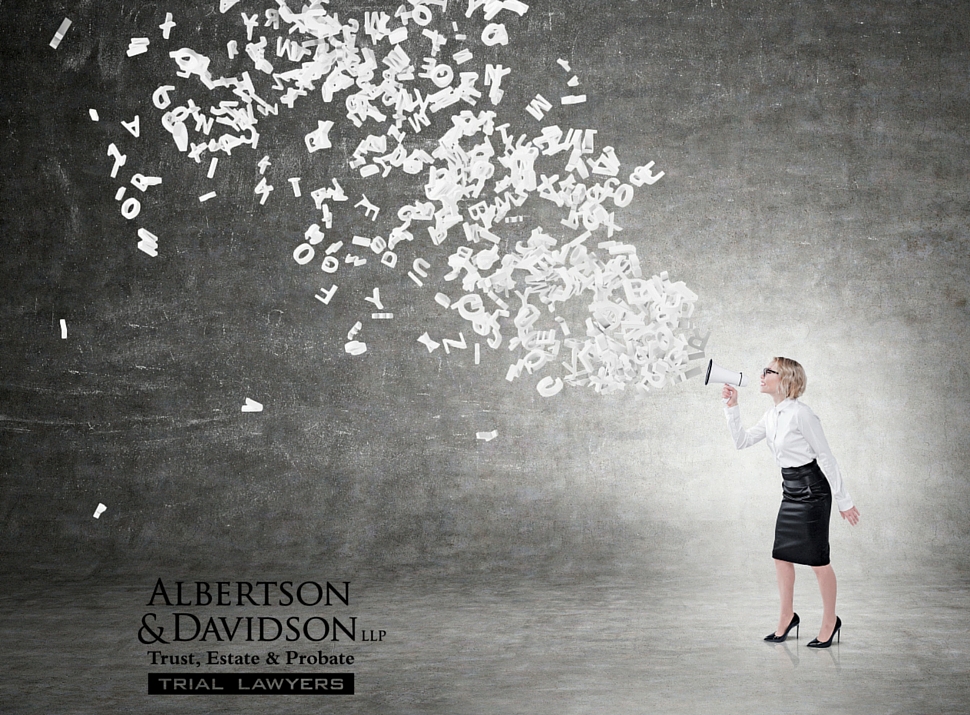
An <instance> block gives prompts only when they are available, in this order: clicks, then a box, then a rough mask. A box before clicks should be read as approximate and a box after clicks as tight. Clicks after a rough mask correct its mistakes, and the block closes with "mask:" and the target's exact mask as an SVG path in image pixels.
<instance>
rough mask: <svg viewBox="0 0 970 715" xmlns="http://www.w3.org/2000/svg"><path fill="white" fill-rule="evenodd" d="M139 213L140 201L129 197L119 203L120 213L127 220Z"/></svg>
mask: <svg viewBox="0 0 970 715" xmlns="http://www.w3.org/2000/svg"><path fill="white" fill-rule="evenodd" d="M139 213H141V202H140V201H138V199H136V198H135V197H131V198H130V199H128V200H127V201H125V202H124V203H123V204H122V205H121V215H122V216H124V217H125V218H126V219H128V220H129V221H130V220H131V219H133V218H135V216H137V215H138V214H139Z"/></svg>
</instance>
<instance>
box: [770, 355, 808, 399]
mask: <svg viewBox="0 0 970 715" xmlns="http://www.w3.org/2000/svg"><path fill="white" fill-rule="evenodd" d="M771 361H772V362H773V363H774V364H775V366H776V367H777V368H778V373H779V375H778V377H779V379H780V381H781V391H782V392H783V393H784V394H785V396H786V397H790V398H791V399H793V400H795V399H798V398H799V397H801V396H802V395H803V394H805V388H806V387H808V377H806V375H805V368H803V367H802V366H801V365H799V364H798V363H797V362H795V361H794V360H792V359H791V358H786V357H774V358H771Z"/></svg>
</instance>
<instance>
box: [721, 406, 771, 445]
mask: <svg viewBox="0 0 970 715" xmlns="http://www.w3.org/2000/svg"><path fill="white" fill-rule="evenodd" d="M724 414H725V415H726V416H727V423H728V428H729V429H730V430H731V437H732V438H733V439H734V446H735V447H737V448H738V449H744V448H745V447H750V446H751V445H752V444H757V443H758V442H760V441H761V440H763V439H764V438H765V417H764V415H762V417H761V419H760V420H759V421H758V424H756V425H755V426H754V427H752V428H751V429H744V428H743V427H742V426H741V408H740V407H739V406H738V405H735V406H734V407H725V408H724Z"/></svg>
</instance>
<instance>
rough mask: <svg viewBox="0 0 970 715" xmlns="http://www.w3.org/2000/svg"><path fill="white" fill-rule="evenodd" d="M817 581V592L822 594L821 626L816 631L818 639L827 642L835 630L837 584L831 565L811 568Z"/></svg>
mask: <svg viewBox="0 0 970 715" xmlns="http://www.w3.org/2000/svg"><path fill="white" fill-rule="evenodd" d="M812 570H813V571H815V577H816V578H817V579H818V590H819V591H820V592H821V593H822V626H821V628H819V631H818V639H819V640H820V641H827V640H828V639H829V638H831V637H832V631H834V630H835V595H836V591H837V590H838V589H837V584H836V581H835V571H834V570H833V569H832V564H828V565H827V566H812Z"/></svg>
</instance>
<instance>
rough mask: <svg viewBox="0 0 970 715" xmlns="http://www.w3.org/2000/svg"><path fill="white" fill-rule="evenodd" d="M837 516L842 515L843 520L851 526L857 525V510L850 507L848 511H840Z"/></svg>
mask: <svg viewBox="0 0 970 715" xmlns="http://www.w3.org/2000/svg"><path fill="white" fill-rule="evenodd" d="M839 514H841V515H842V518H843V519H846V520H847V521H848V522H849V523H850V524H852V526H855V525H856V524H858V523H859V510H858V509H856V508H855V507H852V508H851V509H849V510H848V511H840V512H839Z"/></svg>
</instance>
